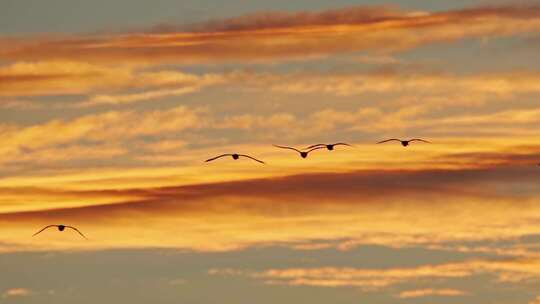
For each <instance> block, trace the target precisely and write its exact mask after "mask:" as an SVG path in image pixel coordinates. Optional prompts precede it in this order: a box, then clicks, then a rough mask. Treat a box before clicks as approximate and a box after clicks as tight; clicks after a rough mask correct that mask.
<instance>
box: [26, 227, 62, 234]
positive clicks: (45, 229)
mask: <svg viewBox="0 0 540 304" xmlns="http://www.w3.org/2000/svg"><path fill="white" fill-rule="evenodd" d="M51 227H58V225H49V226H47V227H45V228H43V229H41V230H40V231H38V232H36V233H34V235H32V236H36V235H38V234H40V233H42V232H43V231H45V230H47V229H49V228H51Z"/></svg>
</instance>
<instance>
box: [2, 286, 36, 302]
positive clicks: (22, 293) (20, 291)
mask: <svg viewBox="0 0 540 304" xmlns="http://www.w3.org/2000/svg"><path fill="white" fill-rule="evenodd" d="M31 293H32V291H31V290H30V289H27V288H11V289H8V290H6V291H4V293H3V294H2V298H4V299H6V298H19V297H27V296H29V295H30V294H31Z"/></svg>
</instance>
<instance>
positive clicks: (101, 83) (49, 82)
mask: <svg viewBox="0 0 540 304" xmlns="http://www.w3.org/2000/svg"><path fill="white" fill-rule="evenodd" d="M221 82H223V76H218V75H213V74H209V75H202V76H198V75H193V74H186V73H181V72H176V71H157V72H152V71H141V70H137V69H136V68H134V67H132V66H118V65H116V66H114V67H113V66H108V65H96V64H90V63H85V62H80V61H40V62H17V63H14V64H11V65H7V66H3V67H0V96H33V95H54V94H56V95H69V94H90V95H91V97H90V98H89V100H86V101H84V102H83V103H82V106H93V105H99V104H122V103H131V102H135V101H139V100H145V99H152V98H158V97H163V96H174V95H183V94H186V93H191V92H194V91H198V90H200V89H201V88H203V87H206V86H209V85H214V84H218V83H221ZM128 89H137V90H142V89H145V90H147V91H145V92H139V93H130V94H125V93H124V94H118V92H121V91H122V90H128Z"/></svg>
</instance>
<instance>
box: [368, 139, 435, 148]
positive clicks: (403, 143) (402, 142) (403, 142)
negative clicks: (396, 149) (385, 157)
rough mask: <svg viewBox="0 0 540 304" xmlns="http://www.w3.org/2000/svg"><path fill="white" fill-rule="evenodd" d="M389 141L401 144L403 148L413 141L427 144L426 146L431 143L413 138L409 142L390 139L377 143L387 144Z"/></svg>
mask: <svg viewBox="0 0 540 304" xmlns="http://www.w3.org/2000/svg"><path fill="white" fill-rule="evenodd" d="M389 141H399V142H400V143H401V145H402V146H404V147H406V146H408V145H409V143H410V142H413V141H421V142H425V143H428V144H430V143H431V142H429V141H427V140H423V139H420V138H413V139H409V140H401V139H397V138H392V139H387V140H383V141H380V142H378V144H382V143H386V142H389Z"/></svg>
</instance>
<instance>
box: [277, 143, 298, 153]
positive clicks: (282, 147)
mask: <svg viewBox="0 0 540 304" xmlns="http://www.w3.org/2000/svg"><path fill="white" fill-rule="evenodd" d="M274 147H276V148H281V149H289V150H293V151H296V152H298V153H301V152H302V151H300V150H298V149H295V148H293V147H286V146H278V145H274Z"/></svg>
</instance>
